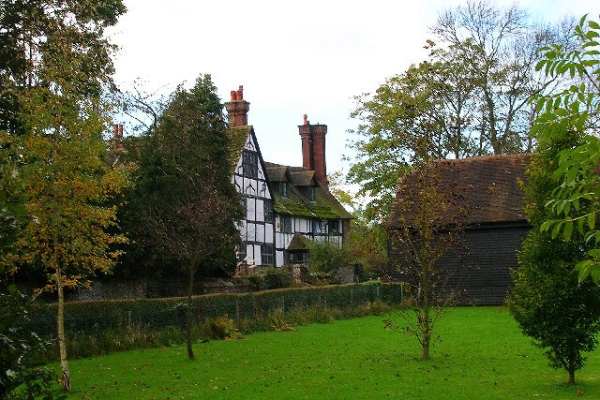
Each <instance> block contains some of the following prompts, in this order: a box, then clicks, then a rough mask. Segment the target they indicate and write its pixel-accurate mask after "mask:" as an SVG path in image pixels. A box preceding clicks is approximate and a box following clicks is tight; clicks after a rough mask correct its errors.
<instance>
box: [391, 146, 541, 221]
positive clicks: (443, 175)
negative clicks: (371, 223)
mask: <svg viewBox="0 0 600 400" xmlns="http://www.w3.org/2000/svg"><path fill="white" fill-rule="evenodd" d="M530 159H531V156H530V154H513V155H501V156H487V157H472V158H465V159H459V160H437V161H433V162H432V163H430V164H428V167H432V170H433V171H434V173H435V176H436V178H437V180H438V181H439V182H438V185H439V186H438V189H439V191H440V192H442V193H452V194H453V196H455V197H453V201H454V203H453V206H452V207H456V209H458V208H459V207H462V209H463V210H467V212H466V213H465V218H466V221H463V222H464V223H466V225H468V226H473V225H482V224H492V223H506V222H525V221H526V218H525V214H524V213H523V205H524V201H523V192H522V190H521V187H520V185H519V181H520V180H522V179H523V178H524V175H525V168H526V165H527V164H528V163H529V161H530ZM418 177H419V171H418V170H417V171H413V172H411V173H409V174H408V175H405V176H404V177H403V178H401V179H400V180H399V182H398V187H397V191H396V200H395V201H394V205H393V206H392V212H391V215H390V218H389V220H388V225H389V226H390V227H397V226H398V225H399V221H400V220H401V215H400V213H401V212H404V211H402V210H406V207H404V208H403V207H400V204H401V202H402V200H403V199H406V198H407V197H408V196H407V195H406V194H407V193H414V191H415V190H417V185H418V183H417V182H418ZM448 214H449V216H448V217H449V218H448V220H447V221H446V222H447V223H449V224H451V223H452V221H450V220H449V219H450V218H452V214H453V213H451V212H450V213H448ZM454 215H455V214H454ZM404 218H405V219H406V220H407V221H408V223H410V217H408V218H406V216H405V217H404Z"/></svg>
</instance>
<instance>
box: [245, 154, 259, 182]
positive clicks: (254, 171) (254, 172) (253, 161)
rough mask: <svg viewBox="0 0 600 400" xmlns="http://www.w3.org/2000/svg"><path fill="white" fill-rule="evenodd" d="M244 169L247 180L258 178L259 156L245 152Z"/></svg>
mask: <svg viewBox="0 0 600 400" xmlns="http://www.w3.org/2000/svg"><path fill="white" fill-rule="evenodd" d="M242 168H243V170H244V176H245V177H246V178H255V179H256V178H258V154H257V153H255V152H253V151H250V150H244V152H243V153H242Z"/></svg>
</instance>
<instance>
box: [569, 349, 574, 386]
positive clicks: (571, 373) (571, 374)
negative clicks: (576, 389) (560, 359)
mask: <svg viewBox="0 0 600 400" xmlns="http://www.w3.org/2000/svg"><path fill="white" fill-rule="evenodd" d="M573 357H574V356H571V357H569V368H568V372H569V385H574V384H575V365H574V360H573Z"/></svg>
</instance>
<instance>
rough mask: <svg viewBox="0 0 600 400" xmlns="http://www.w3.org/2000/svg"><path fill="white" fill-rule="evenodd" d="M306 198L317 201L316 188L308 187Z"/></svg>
mask: <svg viewBox="0 0 600 400" xmlns="http://www.w3.org/2000/svg"><path fill="white" fill-rule="evenodd" d="M306 196H307V197H308V200H310V201H315V187H314V186H308V187H307V188H306Z"/></svg>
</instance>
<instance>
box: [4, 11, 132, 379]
mask: <svg viewBox="0 0 600 400" xmlns="http://www.w3.org/2000/svg"><path fill="white" fill-rule="evenodd" d="M0 7H1V11H2V12H0V15H1V18H2V21H1V22H2V29H1V32H0V33H1V34H0V41H1V42H2V46H1V47H2V50H1V53H0V84H1V85H2V91H1V93H2V96H1V97H2V98H1V99H0V146H1V147H0V149H1V150H2V153H1V155H2V157H3V160H2V162H1V163H0V164H3V165H4V166H6V165H9V168H5V169H4V171H10V175H4V176H3V184H4V185H6V186H5V188H4V190H3V191H4V192H5V193H6V192H10V193H11V198H10V200H11V201H13V200H14V201H19V202H21V204H23V205H24V207H25V209H26V213H27V217H28V219H27V225H26V226H25V227H24V228H23V230H22V231H21V232H20V234H19V236H18V238H17V239H16V240H15V241H13V242H12V243H11V244H10V246H9V247H4V248H2V251H3V254H2V257H1V261H0V262H2V263H4V264H5V266H6V267H7V268H8V269H9V270H11V271H15V270H16V269H17V268H22V267H25V266H28V265H33V264H39V265H41V266H42V267H43V268H44V270H45V271H46V272H47V276H48V279H49V281H48V285H47V287H48V288H52V289H56V291H57V293H58V315H57V326H58V332H57V334H58V344H59V352H60V359H61V369H62V385H63V387H64V388H65V389H67V390H69V389H70V388H71V381H70V375H69V369H68V363H67V354H66V345H65V332H64V311H63V310H64V307H63V304H64V288H66V287H74V286H77V285H79V284H82V283H85V282H86V281H87V279H88V278H90V277H92V276H94V274H95V273H96V272H97V271H103V272H106V271H108V270H110V268H111V266H112V265H113V259H114V257H115V256H116V255H117V254H116V253H112V252H109V251H108V248H109V246H110V245H111V244H113V243H115V242H119V241H122V240H123V238H122V237H121V236H119V235H113V234H109V233H107V228H109V227H110V226H112V225H114V224H115V208H114V207H110V206H105V205H104V204H106V201H107V200H108V198H109V197H110V196H111V195H112V194H114V193H115V192H118V191H119V189H120V187H121V186H122V185H123V183H124V179H123V176H122V174H121V173H120V171H117V170H110V169H109V168H108V167H107V165H106V157H105V156H106V146H105V143H104V142H103V140H102V132H103V131H104V130H105V129H106V127H107V125H108V124H109V121H108V119H109V108H110V107H109V105H108V104H106V102H105V101H104V100H103V98H102V93H103V91H105V90H107V89H108V88H109V87H110V85H111V84H112V82H111V78H110V76H111V73H112V72H113V66H112V61H111V58H110V53H111V51H112V49H113V47H112V46H111V45H110V44H109V43H108V42H107V41H106V39H104V37H103V33H104V29H105V28H106V27H108V26H110V25H113V24H115V23H116V21H117V18H118V17H119V16H120V15H121V14H122V13H123V12H124V11H125V7H124V5H123V3H122V2H121V1H120V0H100V1H95V2H90V1H89V0H79V1H60V0H59V1H21V2H7V1H4V2H1V3H0ZM6 188H8V190H7V189H6ZM6 199H7V198H4V200H5V201H6Z"/></svg>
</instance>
